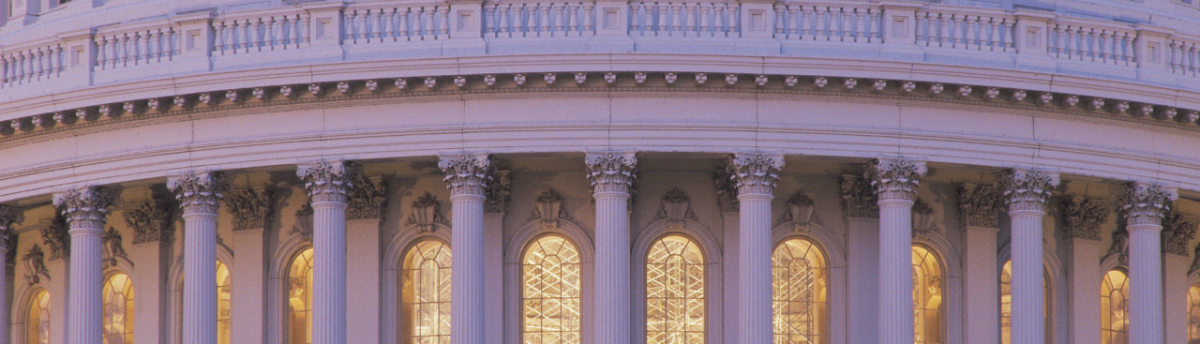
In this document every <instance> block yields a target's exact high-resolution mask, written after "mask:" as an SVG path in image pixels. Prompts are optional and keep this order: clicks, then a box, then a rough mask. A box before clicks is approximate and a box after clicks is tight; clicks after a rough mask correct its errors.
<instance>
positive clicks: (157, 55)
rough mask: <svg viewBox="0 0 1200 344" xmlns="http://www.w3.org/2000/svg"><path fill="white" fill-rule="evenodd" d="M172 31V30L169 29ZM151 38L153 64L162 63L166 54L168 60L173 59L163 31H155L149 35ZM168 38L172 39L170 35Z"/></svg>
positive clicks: (151, 31)
mask: <svg viewBox="0 0 1200 344" xmlns="http://www.w3.org/2000/svg"><path fill="white" fill-rule="evenodd" d="M168 30H170V28H168ZM147 36H150V45H149V47H150V60H151V61H153V62H162V61H163V54H164V53H166V55H167V58H170V57H171V52H170V51H169V50H167V48H166V44H165V43H166V42H165V41H164V40H163V29H153V30H150V32H148V33H147ZM168 37H170V36H169V35H168Z"/></svg>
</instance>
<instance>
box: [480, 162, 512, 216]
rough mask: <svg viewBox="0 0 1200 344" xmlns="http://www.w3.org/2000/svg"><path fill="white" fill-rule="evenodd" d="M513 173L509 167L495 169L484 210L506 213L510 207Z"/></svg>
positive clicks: (486, 211)
mask: <svg viewBox="0 0 1200 344" xmlns="http://www.w3.org/2000/svg"><path fill="white" fill-rule="evenodd" d="M511 173H512V171H510V170H507V169H503V170H496V171H495V175H493V176H492V179H491V180H490V182H489V184H488V187H487V191H485V193H486V194H487V200H485V201H483V212H485V213H504V212H505V210H507V209H508V203H509V202H510V201H511V197H510V195H511V194H512V176H511Z"/></svg>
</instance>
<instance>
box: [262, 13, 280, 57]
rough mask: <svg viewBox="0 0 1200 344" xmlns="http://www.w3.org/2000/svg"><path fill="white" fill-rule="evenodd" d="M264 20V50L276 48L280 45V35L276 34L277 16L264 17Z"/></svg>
mask: <svg viewBox="0 0 1200 344" xmlns="http://www.w3.org/2000/svg"><path fill="white" fill-rule="evenodd" d="M262 21H263V24H262V26H263V47H264V48H266V49H264V50H275V46H276V45H278V40H279V37H278V36H276V35H275V27H276V26H278V25H276V24H277V23H276V20H275V16H270V17H266V18H262Z"/></svg>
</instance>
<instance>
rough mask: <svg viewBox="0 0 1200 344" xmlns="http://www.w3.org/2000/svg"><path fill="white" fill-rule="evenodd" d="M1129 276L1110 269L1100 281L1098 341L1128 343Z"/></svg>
mask: <svg viewBox="0 0 1200 344" xmlns="http://www.w3.org/2000/svg"><path fill="white" fill-rule="evenodd" d="M1126 314H1129V276H1127V275H1125V272H1123V271H1121V270H1112V271H1109V272H1108V273H1107V274H1105V275H1104V281H1103V282H1101V283H1100V342H1101V343H1102V344H1126V343H1129V317H1128V316H1126Z"/></svg>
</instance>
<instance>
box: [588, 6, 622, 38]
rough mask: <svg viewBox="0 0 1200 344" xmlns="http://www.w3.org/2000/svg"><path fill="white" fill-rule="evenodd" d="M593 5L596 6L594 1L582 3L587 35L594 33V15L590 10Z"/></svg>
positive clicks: (593, 34)
mask: <svg viewBox="0 0 1200 344" xmlns="http://www.w3.org/2000/svg"><path fill="white" fill-rule="evenodd" d="M621 6H627V5H625V4H624V3H622V4H621ZM595 7H596V3H593V2H585V3H583V19H584V20H586V22H585V23H584V24H585V26H587V28H586V29H585V30H587V32H588V35H590V36H595V35H596V17H595V15H594V14H593V12H592V11H593V10H594V9H595Z"/></svg>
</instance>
